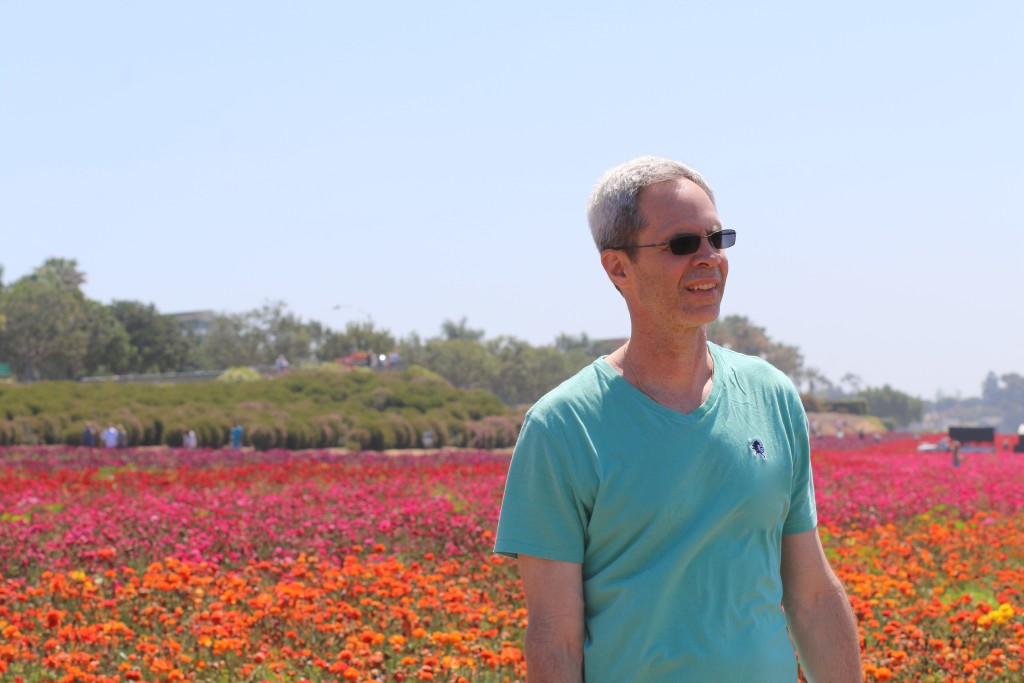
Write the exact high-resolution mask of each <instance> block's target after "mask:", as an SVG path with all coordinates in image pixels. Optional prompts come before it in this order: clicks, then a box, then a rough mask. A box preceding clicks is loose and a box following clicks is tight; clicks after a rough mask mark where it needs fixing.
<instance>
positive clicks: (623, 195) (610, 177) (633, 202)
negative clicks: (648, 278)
mask: <svg viewBox="0 0 1024 683" xmlns="http://www.w3.org/2000/svg"><path fill="white" fill-rule="evenodd" d="M680 178H685V179H687V180H689V181H691V182H693V183H694V184H696V185H697V186H698V187H700V188H701V189H702V190H704V192H706V193H707V195H708V197H709V198H710V199H711V203H712V204H714V203H715V194H714V193H713V192H712V191H711V188H710V187H708V184H707V182H705V180H704V177H703V176H702V175H701V174H700V173H698V172H697V171H695V170H693V169H692V168H690V167H689V166H687V165H686V164H683V163H681V162H678V161H673V160H672V159H665V158H662V157H655V156H645V157H640V158H638V159H633V160H632V161H627V162H626V163H624V164H619V165H618V166H616V167H614V168H612V169H610V170H608V171H607V172H606V173H605V174H604V175H603V176H601V179H600V180H598V181H597V184H596V185H595V186H594V190H593V192H591V193H590V202H589V203H588V204H587V221H588V222H589V223H590V233H591V234H592V235H593V236H594V244H596V245H597V249H598V251H603V250H605V249H608V248H610V247H614V246H617V245H622V244H629V243H630V242H631V241H632V239H633V238H634V237H635V236H636V234H637V233H638V232H640V231H641V230H643V228H644V221H643V216H641V215H640V203H639V198H640V190H642V189H644V188H645V187H647V186H648V185H655V184H657V183H663V182H665V181H667V180H679V179H680ZM627 253H628V256H629V258H630V259H632V258H633V254H632V250H627Z"/></svg>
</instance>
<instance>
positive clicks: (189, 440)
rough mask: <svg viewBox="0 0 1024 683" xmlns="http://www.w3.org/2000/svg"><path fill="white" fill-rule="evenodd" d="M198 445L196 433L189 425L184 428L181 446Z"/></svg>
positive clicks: (191, 446)
mask: <svg viewBox="0 0 1024 683" xmlns="http://www.w3.org/2000/svg"><path fill="white" fill-rule="evenodd" d="M197 445H198V441H197V439H196V433H195V432H194V431H192V430H191V429H188V428H187V427H186V428H184V429H183V430H182V437H181V447H182V448H195V447H196V446H197Z"/></svg>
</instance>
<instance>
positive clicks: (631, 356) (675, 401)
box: [609, 327, 714, 413]
mask: <svg viewBox="0 0 1024 683" xmlns="http://www.w3.org/2000/svg"><path fill="white" fill-rule="evenodd" d="M609 361H610V362H611V364H612V365H613V367H615V369H616V370H618V371H619V373H620V374H622V376H623V377H625V378H626V380H627V381H629V382H630V383H631V384H632V385H633V386H635V387H636V388H637V389H639V390H640V391H642V392H643V393H644V394H647V396H648V397H649V398H651V399H652V400H654V401H656V402H658V403H660V404H661V405H663V406H665V407H667V408H671V409H673V410H676V411H679V412H681V413H692V412H693V411H694V410H696V409H697V408H699V407H700V406H701V405H702V404H703V403H704V401H705V400H707V397H708V396H709V395H710V393H711V387H712V385H713V375H714V361H713V360H712V358H711V353H710V351H709V350H708V345H707V333H706V331H705V329H704V328H703V327H699V328H695V329H693V330H689V331H687V332H686V333H682V334H673V335H671V336H669V335H659V334H644V333H642V332H640V331H638V330H636V329H635V328H634V330H633V334H632V336H631V337H630V340H629V341H628V342H627V343H626V344H625V345H623V346H622V348H620V349H619V350H618V351H616V352H615V353H614V354H612V356H611V357H609Z"/></svg>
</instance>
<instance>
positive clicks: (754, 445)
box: [750, 439, 768, 460]
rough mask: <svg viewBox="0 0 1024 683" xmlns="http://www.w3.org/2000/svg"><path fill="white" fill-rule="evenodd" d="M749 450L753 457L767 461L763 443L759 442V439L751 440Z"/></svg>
mask: <svg viewBox="0 0 1024 683" xmlns="http://www.w3.org/2000/svg"><path fill="white" fill-rule="evenodd" d="M750 450H751V451H753V452H754V455H757V456H760V457H761V459H762V460H767V459H768V456H767V455H765V454H764V443H762V442H761V439H751V440H750Z"/></svg>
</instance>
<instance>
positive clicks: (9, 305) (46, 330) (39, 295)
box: [0, 276, 89, 379]
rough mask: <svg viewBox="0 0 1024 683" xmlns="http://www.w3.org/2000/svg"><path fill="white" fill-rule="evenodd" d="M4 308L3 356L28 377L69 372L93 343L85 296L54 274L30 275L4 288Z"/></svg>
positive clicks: (0, 306) (1, 307) (0, 338)
mask: <svg viewBox="0 0 1024 683" xmlns="http://www.w3.org/2000/svg"><path fill="white" fill-rule="evenodd" d="M0 312H2V313H3V315H4V316H5V317H6V319H7V324H6V327H5V329H4V331H3V333H2V334H0V357H2V358H5V359H7V360H8V361H9V362H10V363H11V365H12V367H13V368H14V371H15V374H17V375H18V376H19V377H23V378H27V379H40V378H42V377H54V376H57V377H68V376H70V375H69V374H68V373H69V372H70V370H71V369H72V368H80V367H81V366H82V362H83V360H84V358H85V356H86V353H87V351H88V347H89V333H88V329H87V323H88V320H89V319H88V316H87V309H86V306H85V298H84V297H83V296H82V294H81V292H79V291H78V290H77V289H67V288H64V287H62V286H59V285H58V284H57V282H56V281H55V280H54V279H53V278H49V277H47V278H37V277H34V276H28V277H25V278H22V279H20V280H18V281H17V282H15V283H14V284H13V285H11V286H9V287H5V288H4V290H3V294H2V295H0Z"/></svg>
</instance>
